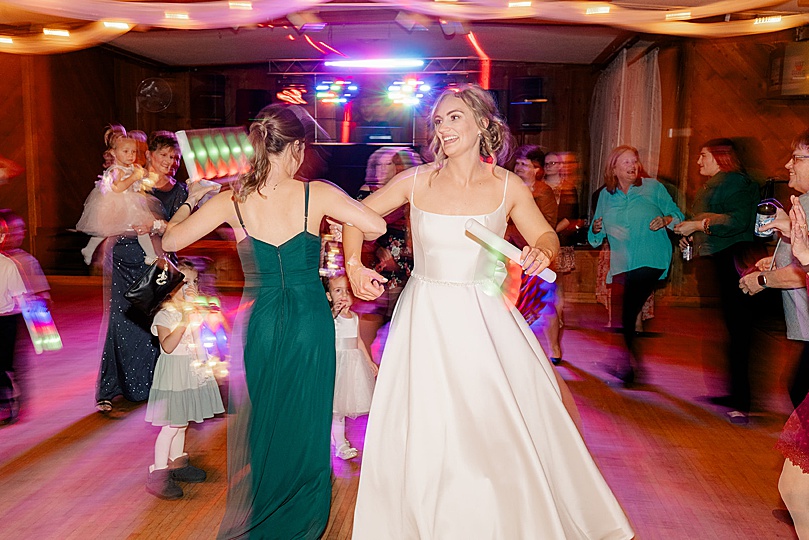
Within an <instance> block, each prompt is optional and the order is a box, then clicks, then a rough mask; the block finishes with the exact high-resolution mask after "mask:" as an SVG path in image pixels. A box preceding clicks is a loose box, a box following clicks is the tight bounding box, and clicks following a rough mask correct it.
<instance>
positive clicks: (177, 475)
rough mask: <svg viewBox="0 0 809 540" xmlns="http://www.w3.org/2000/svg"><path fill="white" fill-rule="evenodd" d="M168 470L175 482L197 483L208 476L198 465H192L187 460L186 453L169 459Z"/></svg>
mask: <svg viewBox="0 0 809 540" xmlns="http://www.w3.org/2000/svg"><path fill="white" fill-rule="evenodd" d="M169 470H170V471H171V477H172V478H174V480H176V481H177V482H188V483H191V484H198V483H200V482H204V481H205V479H206V478H207V477H208V475H207V474H205V471H203V470H202V469H200V468H199V467H194V466H193V465H191V464H190V463H189V462H188V454H183V455H182V456H180V457H178V458H177V459H170V460H169Z"/></svg>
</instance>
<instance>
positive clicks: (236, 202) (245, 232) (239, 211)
mask: <svg viewBox="0 0 809 540" xmlns="http://www.w3.org/2000/svg"><path fill="white" fill-rule="evenodd" d="M232 200H233V207H234V208H236V216H238V218H239V225H241V226H242V230H243V231H244V234H246V235H247V236H250V233H249V232H247V227H245V226H244V220H243V219H242V212H241V210H239V202H238V201H237V200H236V198H235V197H233V198H232Z"/></svg>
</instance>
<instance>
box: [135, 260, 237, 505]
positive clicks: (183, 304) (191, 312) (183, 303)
mask: <svg viewBox="0 0 809 540" xmlns="http://www.w3.org/2000/svg"><path fill="white" fill-rule="evenodd" d="M177 266H178V268H179V269H180V271H181V272H182V273H183V276H185V277H184V279H183V285H182V286H181V287H180V288H178V289H177V290H176V291H175V292H174V293H173V294H172V295H171V296H170V297H169V299H168V300H167V301H166V302H165V303H164V304H163V307H162V309H161V310H160V311H158V312H157V315H155V318H154V321H153V322H152V334H154V335H156V336H157V337H158V339H159V340H160V357H159V358H158V359H157V366H156V367H155V372H154V381H153V382H152V389H151V391H150V392H149V402H148V403H147V405H146V421H147V422H151V423H152V425H155V426H161V429H160V433H159V434H158V436H157V441H156V442H155V456H154V464H152V465H151V466H150V467H149V476H148V479H147V481H146V491H148V492H149V493H151V494H153V495H155V496H157V497H160V498H161V499H179V498H180V497H182V496H183V490H182V488H181V487H180V486H178V485H177V483H176V482H178V481H179V482H193V483H196V482H202V481H204V480H205V478H206V474H205V471H203V470H202V469H199V468H197V467H194V466H192V465H190V464H189V462H188V454H186V453H185V450H184V447H185V432H186V429H187V428H188V422H191V421H193V422H198V423H199V422H202V421H203V420H204V419H206V418H211V417H212V416H213V415H215V414H219V413H223V412H225V408H224V407H223V405H222V397H221V396H220V394H219V386H217V383H216V379H215V378H214V374H213V370H212V369H211V366H210V365H209V364H208V363H206V362H205V361H204V360H205V353H204V351H203V350H202V344H201V343H200V338H199V328H200V323H201V321H202V318H203V316H204V313H201V312H200V311H199V310H198V309H197V308H196V306H195V304H194V302H193V301H194V299H195V298H196V297H197V293H198V291H197V283H199V278H198V273H197V270H196V269H195V267H194V264H193V263H192V262H191V261H190V260H188V259H182V260H181V261H180V262H179V264H178V265H177Z"/></svg>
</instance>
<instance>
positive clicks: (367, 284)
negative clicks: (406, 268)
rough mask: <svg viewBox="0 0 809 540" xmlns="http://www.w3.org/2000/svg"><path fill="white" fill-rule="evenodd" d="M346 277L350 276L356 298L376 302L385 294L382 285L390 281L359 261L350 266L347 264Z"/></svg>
mask: <svg viewBox="0 0 809 540" xmlns="http://www.w3.org/2000/svg"><path fill="white" fill-rule="evenodd" d="M346 275H348V281H349V282H350V283H351V289H352V290H353V291H354V296H356V297H357V298H359V299H361V300H376V299H377V298H379V296H380V295H381V294H382V293H383V292H385V287H383V286H382V284H383V283H386V282H387V281H388V280H387V279H385V278H383V277H382V276H380V275H379V274H377V273H376V272H374V271H373V270H371V269H370V268H366V267H364V266H363V265H362V264H360V263H359V262H358V261H350V262H349V264H346Z"/></svg>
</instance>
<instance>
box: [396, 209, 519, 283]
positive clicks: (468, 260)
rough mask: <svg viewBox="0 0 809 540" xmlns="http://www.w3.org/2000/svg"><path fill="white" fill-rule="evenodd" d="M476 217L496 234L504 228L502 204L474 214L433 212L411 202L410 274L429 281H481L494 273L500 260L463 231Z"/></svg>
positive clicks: (500, 234) (504, 214)
mask: <svg viewBox="0 0 809 540" xmlns="http://www.w3.org/2000/svg"><path fill="white" fill-rule="evenodd" d="M470 218H471V219H475V220H477V221H479V222H480V223H481V224H482V225H484V226H485V227H487V228H489V229H491V230H492V231H493V232H495V233H496V234H498V235H499V236H503V234H504V233H505V231H506V212H505V204H503V203H501V204H500V206H498V207H497V209H496V210H495V211H494V212H491V213H489V214H483V215H477V216H453V215H445V214H433V213H431V212H425V211H423V210H420V209H419V208H417V207H416V206H415V205H411V211H410V219H411V231H412V235H413V263H414V264H413V274H415V275H417V276H419V277H422V278H424V279H426V280H429V281H437V282H448V283H469V282H477V283H482V282H485V281H487V280H490V279H492V278H493V277H494V270H495V268H496V267H497V266H498V263H499V266H500V267H502V263H500V262H499V261H498V259H496V258H495V257H494V256H493V255H492V254H491V253H490V252H489V251H487V249H485V248H484V247H483V246H482V245H481V244H479V243H478V242H476V241H475V240H473V238H472V237H471V236H469V235H467V234H466V228H465V227H466V222H467V221H468V220H469V219H470Z"/></svg>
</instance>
